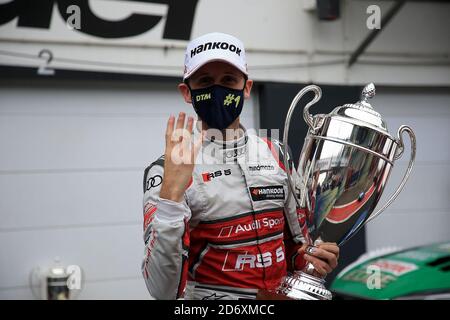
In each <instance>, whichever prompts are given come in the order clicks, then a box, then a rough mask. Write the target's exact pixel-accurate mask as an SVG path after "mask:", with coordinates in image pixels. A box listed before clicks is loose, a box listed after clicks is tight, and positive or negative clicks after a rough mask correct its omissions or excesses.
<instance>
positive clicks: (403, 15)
mask: <svg viewBox="0 0 450 320" xmlns="http://www.w3.org/2000/svg"><path fill="white" fill-rule="evenodd" d="M449 16H450V4H449V2H448V1H365V0H341V1H338V0H334V1H333V0H324V1H321V0H317V1H316V0H283V1H277V0H245V1H244V0H227V1H220V0H208V1H206V0H183V1H181V0H180V1H168V0H154V1H150V0H128V1H126V0H91V1H88V0H85V1H83V0H80V1H77V0H41V1H35V0H0V155H1V156H0V252H1V255H0V299H35V298H43V297H44V298H45V293H43V292H45V290H44V291H43V289H42V286H46V285H48V283H47V284H45V283H44V284H42V283H43V282H42V279H43V278H45V277H46V275H47V274H48V272H50V268H53V269H52V270H51V271H52V272H53V273H54V274H56V275H58V274H59V275H60V276H61V275H63V274H64V273H65V272H67V266H79V267H80V269H81V270H82V281H81V285H82V289H81V290H78V292H77V297H78V298H79V299H148V298H150V296H149V294H148V292H147V289H146V287H145V283H144V280H143V278H142V275H141V271H140V266H141V259H142V257H143V250H144V243H143V239H142V220H143V218H142V178H143V171H144V169H145V167H146V166H148V165H149V164H150V163H151V162H153V161H154V160H155V159H156V158H157V157H159V156H160V155H161V154H162V153H163V151H164V149H163V147H164V130H165V125H166V119H167V118H168V116H169V115H170V114H176V113H178V112H180V111H185V112H188V113H189V114H194V112H193V110H192V107H191V106H190V105H187V104H185V103H184V101H183V100H182V99H181V96H180V95H179V93H178V91H177V84H178V83H179V82H180V81H181V75H182V71H183V62H184V48H185V46H186V44H187V43H188V41H189V40H190V39H193V38H195V37H197V36H199V35H202V34H204V33H208V32H213V31H219V32H225V33H230V34H233V35H235V36H236V37H238V38H240V39H241V40H242V41H243V42H244V43H245V46H246V50H247V58H248V67H249V72H250V77H251V78H253V79H254V80H255V85H254V89H253V92H252V97H251V99H250V100H247V101H246V103H245V105H244V111H243V114H242V117H241V119H242V122H243V124H244V125H245V126H246V127H247V128H255V129H276V128H278V129H281V128H282V127H283V126H284V119H285V116H286V112H287V109H288V107H289V104H290V102H291V100H292V98H293V97H294V96H295V94H296V93H297V92H298V91H299V90H300V89H301V88H302V87H304V86H305V85H306V84H308V83H315V84H318V85H320V86H321V87H322V88H323V98H322V100H321V101H320V102H319V103H318V105H317V106H314V107H313V108H312V109H311V112H312V113H321V112H330V111H331V110H332V109H333V108H334V107H336V106H338V105H341V104H343V103H353V102H356V101H357V100H358V99H359V95H360V92H361V89H362V87H363V86H364V85H365V84H367V83H369V82H374V83H375V85H376V87H377V94H376V96H375V98H374V99H372V101H371V103H372V105H373V106H374V108H375V109H376V110H377V111H378V112H380V113H381V115H382V116H383V117H384V119H385V121H386V122H387V124H388V129H389V131H390V132H391V134H393V135H396V134H397V129H398V127H399V126H400V125H401V124H408V125H410V126H411V127H412V128H413V129H414V130H415V133H416V136H417V147H418V151H417V158H416V164H415V167H414V170H413V173H412V176H411V177H410V180H409V181H408V183H407V184H406V186H405V188H404V190H403V192H402V193H401V194H400V196H399V197H398V199H397V200H396V201H395V202H394V203H393V204H392V205H391V206H390V207H389V209H388V210H386V212H384V213H383V214H382V215H381V216H380V217H379V218H377V219H376V220H375V221H374V222H373V223H371V224H369V225H368V226H366V227H365V230H364V231H363V232H361V233H360V234H358V235H357V236H356V237H355V238H354V239H352V241H350V242H349V243H348V244H347V245H346V246H345V247H344V248H343V249H342V251H343V257H342V261H341V265H340V269H341V268H342V267H344V266H345V265H347V264H348V263H350V262H351V261H353V260H354V259H356V258H357V257H358V256H359V255H361V254H362V253H364V252H367V251H370V250H374V249H379V248H385V247H399V248H407V247H412V246H419V245H424V244H431V243H435V242H443V241H449V240H450V231H449V230H450V179H449V178H450V149H449V138H450V126H449V125H450V90H449V88H450V40H449V39H450V37H449V30H450V19H449ZM299 109H301V108H299ZM294 121H296V122H297V124H296V125H295V129H294V130H293V135H292V138H291V139H292V146H291V147H292V149H293V150H294V153H295V154H296V155H298V153H299V151H300V148H301V145H302V143H303V139H304V136H305V134H306V124H305V123H304V121H303V119H302V118H301V115H300V113H298V114H297V115H296V120H294ZM280 136H281V135H280ZM408 155H409V145H408V146H407V152H405V155H404V156H403V158H401V159H400V160H399V161H397V162H396V166H395V168H394V170H393V174H392V176H391V178H390V180H389V183H388V186H387V189H386V190H385V194H384V196H383V198H382V200H381V202H384V201H386V198H387V196H388V195H389V194H391V193H392V192H393V191H394V190H395V188H396V186H397V185H398V183H399V182H400V180H401V177H402V176H403V173H404V171H405V169H406V166H407V163H408V161H409V159H408ZM380 204H381V203H380ZM57 257H58V259H59V262H55V258H57ZM55 266H59V268H55ZM340 269H339V270H340ZM333 277H334V275H332V276H331V278H329V280H330V279H332V278H333ZM55 278H58V277H57V276H56V277H55ZM32 288H33V289H34V290H31V289H32ZM33 292H34V294H33Z"/></svg>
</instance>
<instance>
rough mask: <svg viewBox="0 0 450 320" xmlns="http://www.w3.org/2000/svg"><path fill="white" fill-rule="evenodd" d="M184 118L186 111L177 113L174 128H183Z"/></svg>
mask: <svg viewBox="0 0 450 320" xmlns="http://www.w3.org/2000/svg"><path fill="white" fill-rule="evenodd" d="M185 119H186V113H184V112H180V114H179V115H178V120H177V127H176V129H183V128H184V120H185Z"/></svg>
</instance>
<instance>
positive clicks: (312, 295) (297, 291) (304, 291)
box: [278, 271, 332, 300]
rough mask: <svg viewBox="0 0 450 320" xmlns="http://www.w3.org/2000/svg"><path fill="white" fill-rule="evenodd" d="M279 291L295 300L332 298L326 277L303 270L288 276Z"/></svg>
mask: <svg viewBox="0 0 450 320" xmlns="http://www.w3.org/2000/svg"><path fill="white" fill-rule="evenodd" d="M278 293H280V294H283V295H285V296H287V297H288V298H291V299H295V300H331V299H332V295H331V292H330V291H328V290H327V289H326V288H325V279H321V278H317V277H314V276H312V275H310V274H307V273H306V272H303V271H296V272H294V273H293V274H292V275H291V276H287V277H286V279H285V280H284V282H283V283H282V285H281V286H280V288H279V289H278Z"/></svg>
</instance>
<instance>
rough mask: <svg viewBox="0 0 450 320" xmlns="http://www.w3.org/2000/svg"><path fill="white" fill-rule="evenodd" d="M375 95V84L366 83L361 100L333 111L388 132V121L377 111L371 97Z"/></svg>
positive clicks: (335, 113) (334, 113)
mask: <svg viewBox="0 0 450 320" xmlns="http://www.w3.org/2000/svg"><path fill="white" fill-rule="evenodd" d="M374 96H375V85H374V84H373V83H369V84H368V85H366V86H365V87H364V89H363V91H362V93H361V100H360V101H358V102H356V103H354V104H344V105H343V106H340V107H337V108H335V109H334V110H333V112H332V113H331V114H332V115H338V116H341V117H345V118H350V119H355V120H358V121H361V122H364V123H367V124H368V125H370V126H372V127H375V128H377V129H378V130H381V131H385V132H387V126H386V122H384V120H383V119H382V118H381V115H380V114H379V113H378V112H376V111H375V110H374V109H373V108H372V106H371V104H370V103H369V101H368V100H369V99H370V98H372V97H374Z"/></svg>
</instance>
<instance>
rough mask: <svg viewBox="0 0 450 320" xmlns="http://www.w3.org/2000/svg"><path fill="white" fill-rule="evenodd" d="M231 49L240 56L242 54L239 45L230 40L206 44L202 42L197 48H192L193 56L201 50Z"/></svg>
mask: <svg viewBox="0 0 450 320" xmlns="http://www.w3.org/2000/svg"><path fill="white" fill-rule="evenodd" d="M218 49H221V50H229V51H231V52H235V53H236V54H237V55H238V56H241V51H242V49H240V48H239V47H237V46H236V45H234V44H229V43H228V42H207V43H205V44H201V45H199V46H197V47H196V48H194V49H192V50H191V58H192V57H194V56H195V55H196V54H199V53H200V52H203V51H207V50H218Z"/></svg>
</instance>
